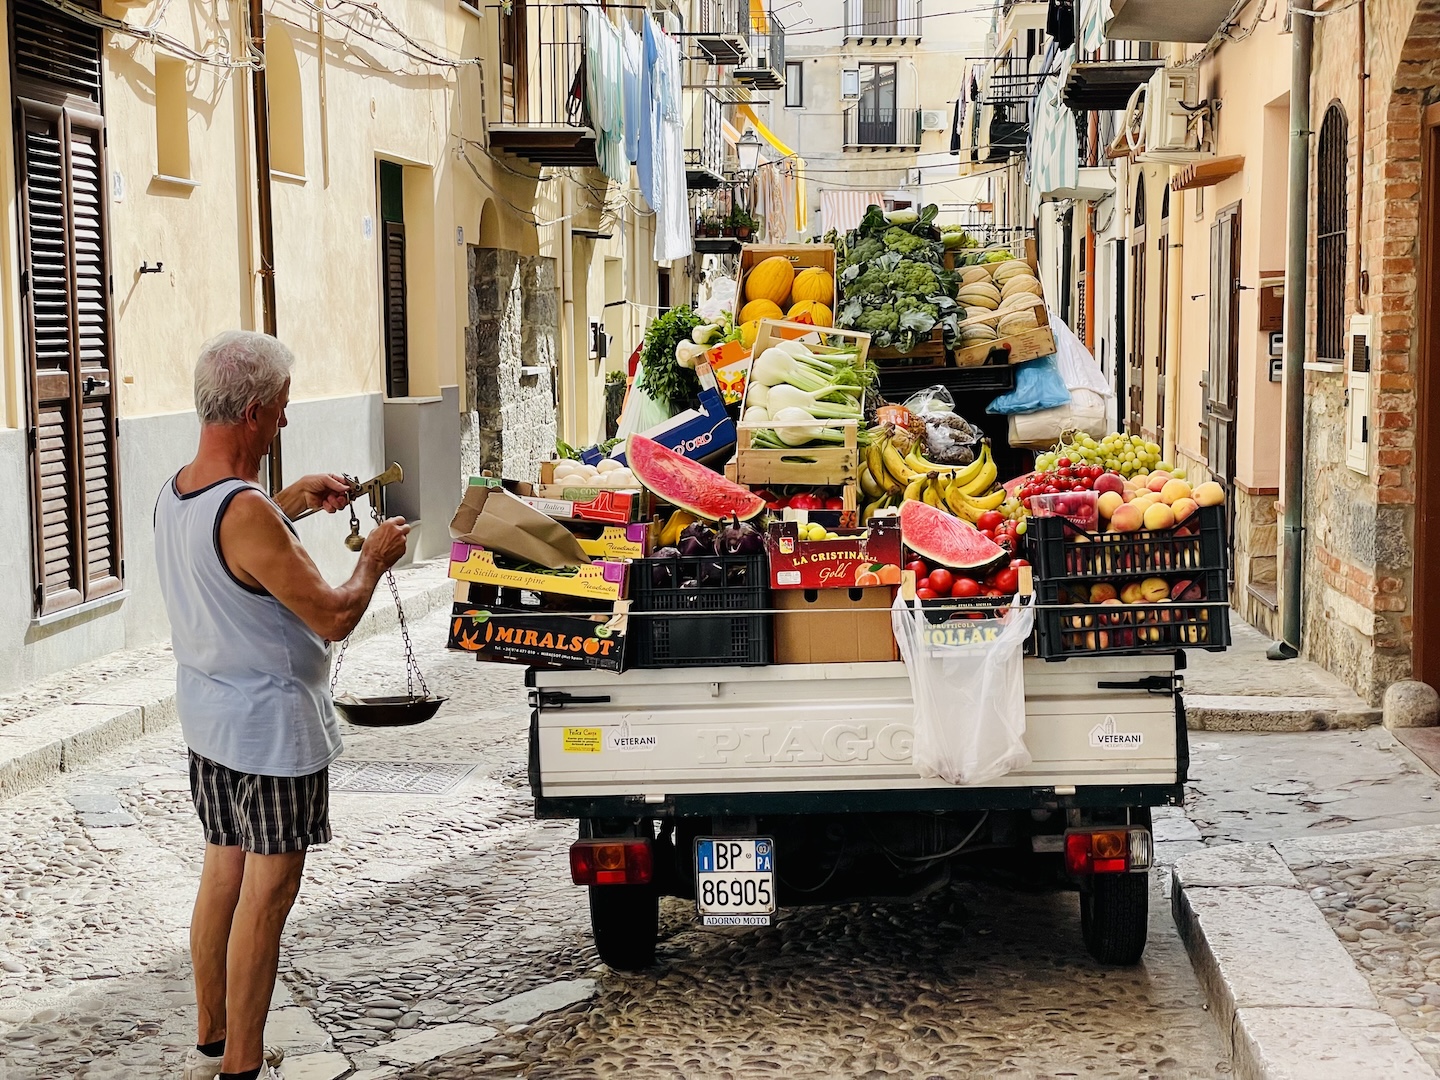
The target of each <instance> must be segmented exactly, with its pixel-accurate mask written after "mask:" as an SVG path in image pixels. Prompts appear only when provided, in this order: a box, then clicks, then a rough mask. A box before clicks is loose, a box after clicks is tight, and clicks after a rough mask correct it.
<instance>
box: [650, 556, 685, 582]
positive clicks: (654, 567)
mask: <svg viewBox="0 0 1440 1080" xmlns="http://www.w3.org/2000/svg"><path fill="white" fill-rule="evenodd" d="M650 558H651V559H652V560H661V561H652V562H651V564H650V584H651V585H652V586H654V587H655V588H657V589H668V588H671V587H673V586H674V584H675V567H676V563H675V562H673V561H672V560H675V559H678V558H680V550H679V549H678V548H673V547H662V548H656V549H655V550H654V551H652V552H651V553H650Z"/></svg>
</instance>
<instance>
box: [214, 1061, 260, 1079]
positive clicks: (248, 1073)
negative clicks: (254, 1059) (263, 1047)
mask: <svg viewBox="0 0 1440 1080" xmlns="http://www.w3.org/2000/svg"><path fill="white" fill-rule="evenodd" d="M260 1069H261V1066H259V1065H256V1066H255V1068H253V1069H246V1070H245V1071H244V1072H238V1073H221V1074H220V1076H219V1078H218V1080H259V1076H260Z"/></svg>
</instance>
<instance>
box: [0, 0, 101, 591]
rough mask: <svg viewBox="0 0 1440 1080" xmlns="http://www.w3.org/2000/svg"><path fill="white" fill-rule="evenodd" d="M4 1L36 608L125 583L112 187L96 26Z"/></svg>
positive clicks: (28, 0) (18, 0)
mask: <svg viewBox="0 0 1440 1080" xmlns="http://www.w3.org/2000/svg"><path fill="white" fill-rule="evenodd" d="M85 6H87V7H90V6H91V5H89V4H86V5H85ZM10 10H11V34H12V39H11V50H10V55H11V58H12V65H13V67H12V85H13V87H14V94H15V102H14V106H15V114H16V115H15V121H16V127H17V128H18V129H19V130H18V133H17V134H18V139H17V154H16V173H17V176H16V187H17V188H18V194H19V203H20V209H19V218H20V260H21V292H22V297H21V303H22V311H23V315H24V322H25V337H24V348H25V374H26V384H27V385H26V389H27V395H26V397H27V404H28V412H29V415H28V417H27V426H28V427H29V430H30V517H31V522H32V537H33V545H34V547H33V550H34V576H33V578H32V582H33V588H34V597H35V608H36V611H37V613H38V614H40V615H42V616H43V615H49V614H53V613H55V612H57V611H63V610H64V609H66V608H73V607H76V606H78V605H80V604H83V603H85V602H87V601H90V600H97V599H100V598H101V597H103V596H106V595H109V594H112V593H117V592H119V591H120V589H121V588H122V587H123V579H124V567H125V564H124V561H123V558H122V554H121V542H120V541H121V535H120V498H119V495H120V481H119V475H118V454H117V451H116V442H115V398H114V396H113V394H112V393H111V383H112V377H113V372H114V364H113V357H112V342H111V337H110V326H111V323H110V320H111V312H110V274H109V248H108V243H107V240H108V233H107V222H106V214H107V207H108V206H109V201H110V200H109V199H108V198H107V197H106V193H107V192H108V190H109V185H108V184H107V182H106V177H107V175H108V173H107V171H106V168H105V115H104V111H103V107H102V102H101V93H100V73H101V60H100V58H101V41H100V31H99V30H97V29H96V28H95V27H93V26H89V25H87V24H85V23H82V22H79V21H78V20H75V19H72V18H69V17H68V16H66V15H65V14H63V13H60V12H57V11H56V10H55V9H53V8H52V7H50V6H49V5H48V4H46V3H44V2H43V0H14V2H13V3H12V4H11V9H10Z"/></svg>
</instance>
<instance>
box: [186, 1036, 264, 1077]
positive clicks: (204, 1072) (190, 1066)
mask: <svg viewBox="0 0 1440 1080" xmlns="http://www.w3.org/2000/svg"><path fill="white" fill-rule="evenodd" d="M284 1060H285V1051H284V1050H282V1049H281V1048H280V1047H278V1046H270V1045H268V1044H267V1045H266V1047H265V1063H264V1064H263V1065H261V1066H260V1080H283V1078H282V1077H281V1075H280V1073H279V1072H277V1071H276V1068H275V1067H276V1066H277V1065H279V1064H280V1062H282V1061H284ZM220 1061H221V1059H220V1058H218V1057H216V1058H212V1057H206V1056H205V1055H204V1054H202V1053H200V1051H199V1050H197V1049H196V1048H195V1047H193V1046H192V1047H191V1048H190V1053H188V1054H186V1055H185V1080H215V1077H217V1076H219V1075H220Z"/></svg>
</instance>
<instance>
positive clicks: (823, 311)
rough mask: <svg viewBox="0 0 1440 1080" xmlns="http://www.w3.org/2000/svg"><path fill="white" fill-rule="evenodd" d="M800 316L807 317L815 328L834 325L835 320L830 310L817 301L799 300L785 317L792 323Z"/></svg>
mask: <svg viewBox="0 0 1440 1080" xmlns="http://www.w3.org/2000/svg"><path fill="white" fill-rule="evenodd" d="M800 315H808V316H809V317H810V321H811V322H812V323H814V324H815V325H816V326H834V325H835V319H834V317H833V316H832V315H831V314H830V309H829V308H828V307H826V306H825V305H824V304H822V303H820V302H819V301H818V300H801V301H800V302H799V303H798V304H796V305H795V306H794V307H792V308H791V309H790V311H789V312H788V313H787V314H786V316H785V317H786V318H787V319H789V320H791V321H792V322H793V321H795V319H796V318H797V317H798V316H800Z"/></svg>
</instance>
